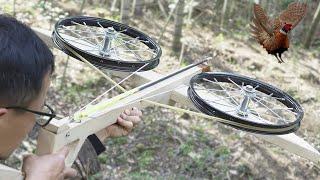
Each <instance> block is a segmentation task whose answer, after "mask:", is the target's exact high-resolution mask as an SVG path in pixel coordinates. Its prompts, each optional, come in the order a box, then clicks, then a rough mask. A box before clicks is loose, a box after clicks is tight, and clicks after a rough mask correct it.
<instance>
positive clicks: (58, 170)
mask: <svg viewBox="0 0 320 180" xmlns="http://www.w3.org/2000/svg"><path fill="white" fill-rule="evenodd" d="M68 153H69V150H68V149H67V148H62V149H61V150H60V151H59V152H57V153H55V154H49V155H44V156H36V155H28V156H25V157H24V158H23V165H22V172H24V173H25V174H26V180H62V179H64V178H70V177H75V176H76V175H77V171H76V170H74V169H72V168H69V167H65V163H64V160H65V158H66V156H67V155H68Z"/></svg>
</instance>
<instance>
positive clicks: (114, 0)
mask: <svg viewBox="0 0 320 180" xmlns="http://www.w3.org/2000/svg"><path fill="white" fill-rule="evenodd" d="M117 2H118V0H113V1H112V4H111V8H110V11H111V12H115V11H116V9H117Z"/></svg>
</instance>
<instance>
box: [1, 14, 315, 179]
mask: <svg viewBox="0 0 320 180" xmlns="http://www.w3.org/2000/svg"><path fill="white" fill-rule="evenodd" d="M73 26H79V27H80V29H77V28H74V27H73ZM88 26H89V27H91V26H92V27H94V28H95V29H90V30H88V31H86V30H85V29H83V28H87V27H88ZM72 28H73V29H72ZM97 28H99V29H102V30H103V31H102V32H101V33H98V35H99V36H101V38H97V37H96V36H95V37H93V38H92V39H93V40H92V41H89V39H90V38H87V37H82V35H88V34H89V35H88V36H89V37H90V36H92V32H93V30H96V29H97ZM34 30H35V31H36V32H37V34H38V35H39V37H41V38H42V39H43V40H44V42H46V43H47V45H48V46H50V47H58V48H59V49H60V50H62V51H64V52H65V53H67V54H69V55H70V56H73V57H75V58H77V59H79V60H81V61H83V62H84V63H86V64H87V65H88V66H90V67H91V68H92V69H94V70H96V71H97V72H99V73H100V74H101V75H102V76H103V77H105V78H106V79H107V80H109V81H110V82H111V83H113V84H114V86H113V88H119V89H120V90H122V91H123V94H120V95H118V96H116V97H113V98H111V99H102V100H101V101H100V102H99V103H96V104H95V105H93V104H92V103H90V104H89V105H88V106H85V107H84V108H82V109H81V110H80V111H78V112H77V113H75V114H74V115H72V116H70V117H65V118H63V119H60V120H58V119H54V120H52V121H51V122H50V124H48V125H47V126H46V127H44V128H42V129H41V130H40V132H39V136H38V144H37V151H36V153H37V154H38V155H43V154H49V153H54V152H56V151H58V150H59V149H60V148H62V147H63V146H68V147H69V148H70V152H69V155H68V157H67V158H66V165H67V166H71V165H72V164H73V162H74V161H75V159H76V157H77V154H78V153H79V150H80V148H81V147H82V145H83V143H84V141H85V139H86V138H87V137H88V136H89V135H91V134H94V133H96V132H98V131H100V130H101V129H103V128H105V127H107V126H109V125H111V124H113V123H115V122H116V119H117V117H118V116H119V114H121V113H122V112H123V110H124V109H127V108H132V107H138V108H141V109H142V108H145V107H148V106H160V107H164V108H169V109H173V110H176V111H180V112H185V113H189V114H191V115H196V116H200V117H203V118H207V119H210V120H216V121H218V122H221V123H224V124H226V125H229V126H232V127H235V128H237V129H241V130H244V131H248V132H254V133H252V134H253V135H255V136H257V137H259V138H261V139H263V140H266V141H268V142H270V143H273V144H275V145H277V146H279V147H282V148H283V149H286V150H288V151H289V152H292V153H294V154H297V155H299V156H301V157H303V158H306V159H308V160H310V161H312V162H314V163H316V164H318V163H319V160H320V153H319V152H318V151H317V150H316V149H315V148H314V147H312V146H311V145H310V144H309V143H307V142H306V141H305V140H303V139H302V138H300V137H298V136H297V135H295V134H294V133H292V132H294V131H296V130H297V129H298V128H299V126H300V121H301V119H302V117H303V111H302V109H301V107H300V105H299V104H298V103H297V102H296V101H295V100H294V99H292V98H291V97H290V96H289V95H287V94H286V93H284V92H283V91H281V90H279V89H277V88H275V87H273V86H271V85H268V84H266V83H263V82H261V81H258V80H254V79H251V78H248V77H244V76H240V75H235V74H229V73H202V68H200V67H198V66H196V65H197V64H193V65H189V66H187V67H184V68H182V69H180V70H178V71H175V72H173V73H171V74H169V75H161V74H159V73H156V72H154V71H147V70H150V69H152V68H154V67H155V66H156V65H157V64H158V63H159V58H160V55H161V49H160V47H159V46H158V45H157V44H156V43H155V42H154V41H153V40H152V39H151V38H149V37H148V36H147V35H145V34H144V33H141V32H140V31H138V30H136V29H134V28H131V27H129V26H126V25H123V24H120V23H117V22H113V21H109V20H103V19H100V18H94V17H73V18H67V19H64V20H61V21H59V22H58V23H57V24H56V27H55V31H54V33H53V35H52V37H51V35H50V34H51V33H50V32H48V31H44V30H41V29H34ZM63 32H64V33H63ZM66 32H71V33H66ZM82 33H83V34H82ZM120 33H123V34H120ZM72 34H73V35H76V38H75V37H73V36H72ZM119 37H121V39H122V40H124V39H125V40H127V39H126V38H130V37H131V38H133V39H134V40H132V39H129V40H127V41H124V42H123V43H121V42H120V43H119V42H118V44H117V43H114V44H113V43H112V42H114V41H116V39H117V38H119ZM51 38H53V41H52V40H51ZM136 41H138V42H141V43H142V44H143V45H144V46H146V47H148V48H150V49H151V50H150V49H149V50H147V51H148V52H149V51H150V52H149V54H151V55H146V56H149V57H147V60H141V58H142V56H143V55H142V54H139V53H138V52H139V51H140V50H139V49H138V50H137V49H134V50H130V48H132V47H136V46H137V45H136V44H134V42H136ZM94 42H96V43H100V44H101V45H100V46H98V47H97V49H92V48H91V49H88V48H87V47H93V44H94ZM119 44H120V45H119ZM75 45H78V47H75ZM119 46H121V47H122V48H123V49H121V50H116V48H114V47H119ZM83 48H86V49H85V50H86V51H85V50H84V49H83ZM139 48H140V47H139ZM124 49H126V50H124ZM88 51H91V53H90V52H89V53H88ZM125 51H126V52H130V53H133V52H134V56H133V57H135V58H136V59H139V61H137V62H130V61H124V60H123V59H122V58H121V55H120V53H121V52H122V53H123V52H125ZM93 52H94V53H93ZM144 53H145V52H144ZM159 54H160V55H159ZM99 56H100V57H99ZM115 58H118V60H117V61H114V59H115ZM204 61H208V59H205V60H204ZM200 63H202V62H200ZM200 63H198V64H200ZM102 68H107V69H108V70H109V71H108V72H110V73H111V74H112V75H113V76H117V77H120V78H123V80H125V79H128V77H132V79H133V84H134V85H135V86H136V88H134V89H132V90H129V91H127V90H125V89H124V88H123V87H122V86H121V85H120V83H121V82H123V81H121V82H120V83H117V82H114V81H113V80H112V79H111V78H110V77H109V76H107V75H106V74H104V73H103V72H102V71H101V69H102ZM130 72H133V73H130ZM237 88H238V89H237ZM108 91H109V90H108ZM215 92H217V93H215ZM234 92H236V93H238V94H240V95H241V96H240V97H239V98H238V97H234V96H233V95H232V93H234ZM223 93H224V94H226V95H228V96H227V99H228V101H226V100H225V99H224V100H223V101H222V102H221V97H220V96H222V94H223ZM261 93H262V94H261ZM104 94H105V93H104ZM263 94H266V97H262V96H263ZM268 98H274V99H275V101H279V102H280V103H281V104H283V105H285V109H284V110H285V112H286V111H288V113H289V114H291V113H293V114H294V115H293V116H292V118H293V120H292V121H290V122H286V119H283V118H280V116H282V115H285V113H278V112H279V111H277V110H279V109H280V108H278V109H276V108H272V109H270V108H267V111H268V112H269V113H270V114H272V115H273V116H276V115H277V116H279V117H276V119H277V121H273V122H269V121H268V122H267V121H266V120H265V119H266V117H268V116H271V115H270V114H268V115H264V114H262V113H259V112H260V109H261V108H266V107H265V106H266V104H265V103H267V102H265V101H267V99H268ZM209 99H210V100H209ZM170 101H174V102H176V103H179V104H182V105H184V106H187V107H189V108H190V109H192V110H186V109H180V108H177V107H174V106H171V105H168V104H169V102H170ZM250 102H251V104H258V105H256V106H251V105H250ZM232 103H234V106H231V105H232ZM229 106H230V107H229ZM196 110H200V111H201V112H199V111H196ZM264 113H265V114H266V112H264ZM3 178H5V179H9V178H10V179H22V178H23V177H22V175H21V172H20V171H18V170H15V169H12V168H9V167H6V166H3V165H0V179H3Z"/></svg>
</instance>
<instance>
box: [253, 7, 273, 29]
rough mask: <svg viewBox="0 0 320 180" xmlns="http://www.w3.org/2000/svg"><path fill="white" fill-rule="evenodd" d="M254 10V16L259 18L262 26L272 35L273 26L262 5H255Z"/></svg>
mask: <svg viewBox="0 0 320 180" xmlns="http://www.w3.org/2000/svg"><path fill="white" fill-rule="evenodd" d="M253 12H254V17H255V18H256V19H257V21H258V22H259V23H260V25H261V27H262V28H263V29H264V30H265V31H266V32H267V33H268V34H269V35H272V33H273V32H272V28H271V27H270V24H269V18H268V16H267V15H266V13H265V12H264V10H263V9H262V7H261V6H260V5H259V4H254V5H253Z"/></svg>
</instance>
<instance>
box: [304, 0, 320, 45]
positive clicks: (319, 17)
mask: <svg viewBox="0 0 320 180" xmlns="http://www.w3.org/2000/svg"><path fill="white" fill-rule="evenodd" d="M319 21H320V2H319V3H318V8H317V10H316V12H315V13H314V15H313V19H312V23H311V26H310V29H309V32H308V33H307V38H306V40H305V43H304V47H305V48H310V46H311V43H312V38H313V36H314V34H315V32H316V29H317V27H318V24H319Z"/></svg>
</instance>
